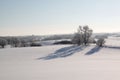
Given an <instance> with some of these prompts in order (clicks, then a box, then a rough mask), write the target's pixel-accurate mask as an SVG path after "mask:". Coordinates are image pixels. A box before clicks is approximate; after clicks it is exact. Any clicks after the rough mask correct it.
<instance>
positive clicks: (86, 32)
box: [73, 25, 93, 45]
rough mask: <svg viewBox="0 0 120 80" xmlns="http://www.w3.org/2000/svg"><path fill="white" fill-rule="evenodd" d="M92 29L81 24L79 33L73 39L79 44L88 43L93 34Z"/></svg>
mask: <svg viewBox="0 0 120 80" xmlns="http://www.w3.org/2000/svg"><path fill="white" fill-rule="evenodd" d="M92 32H93V31H92V30H91V29H90V28H89V27H88V26H87V25H86V26H83V27H82V26H79V28H78V31H77V33H76V34H75V36H74V37H73V41H74V42H75V43H77V44H78V45H81V44H84V45H87V44H88V43H89V41H90V37H91V35H92Z"/></svg>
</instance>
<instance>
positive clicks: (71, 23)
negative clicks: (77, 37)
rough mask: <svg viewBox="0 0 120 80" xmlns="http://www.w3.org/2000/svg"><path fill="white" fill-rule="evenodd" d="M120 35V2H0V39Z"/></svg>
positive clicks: (95, 0)
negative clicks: (85, 30)
mask: <svg viewBox="0 0 120 80" xmlns="http://www.w3.org/2000/svg"><path fill="white" fill-rule="evenodd" d="M79 25H89V27H90V28H92V29H93V31H94V32H120V0H0V36H4V35H32V34H34V35H47V34H64V33H65V34H67V33H68V34H69V33H74V32H75V31H76V29H77V27H78V26H79Z"/></svg>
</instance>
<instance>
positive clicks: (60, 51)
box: [0, 37, 120, 80]
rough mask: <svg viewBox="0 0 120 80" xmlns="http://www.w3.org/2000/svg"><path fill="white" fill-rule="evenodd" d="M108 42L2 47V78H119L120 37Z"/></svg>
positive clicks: (80, 79)
mask: <svg viewBox="0 0 120 80" xmlns="http://www.w3.org/2000/svg"><path fill="white" fill-rule="evenodd" d="M111 43H112V44H111ZM105 46H106V47H102V48H99V47H96V46H95V45H90V46H87V47H85V46H82V47H80V46H74V45H53V46H52V45H51V46H43V47H27V48H6V49H0V74H1V75H0V80H120V48H119V46H120V44H119V38H116V37H111V38H108V39H107V40H106V44H105Z"/></svg>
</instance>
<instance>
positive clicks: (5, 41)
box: [0, 37, 41, 48]
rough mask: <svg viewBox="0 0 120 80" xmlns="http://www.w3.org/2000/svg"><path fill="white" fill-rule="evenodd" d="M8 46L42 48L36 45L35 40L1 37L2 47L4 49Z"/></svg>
mask: <svg viewBox="0 0 120 80" xmlns="http://www.w3.org/2000/svg"><path fill="white" fill-rule="evenodd" d="M6 45H11V47H27V46H41V45H40V44H36V43H35V42H34V40H31V39H23V38H17V37H0V47H1V48H4V47H5V46H6Z"/></svg>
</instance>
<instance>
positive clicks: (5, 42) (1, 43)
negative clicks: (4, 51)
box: [0, 38, 7, 48]
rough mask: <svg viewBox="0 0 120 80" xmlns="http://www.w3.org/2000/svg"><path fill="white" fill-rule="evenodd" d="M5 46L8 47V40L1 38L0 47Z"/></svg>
mask: <svg viewBox="0 0 120 80" xmlns="http://www.w3.org/2000/svg"><path fill="white" fill-rule="evenodd" d="M5 45H7V40H5V39H2V38H0V46H1V47H2V48H4V47H5Z"/></svg>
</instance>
